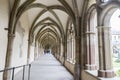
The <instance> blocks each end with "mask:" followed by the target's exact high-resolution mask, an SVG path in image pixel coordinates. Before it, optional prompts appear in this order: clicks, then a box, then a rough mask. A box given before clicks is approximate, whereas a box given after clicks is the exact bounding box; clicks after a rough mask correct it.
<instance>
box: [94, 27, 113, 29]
mask: <svg viewBox="0 0 120 80" xmlns="http://www.w3.org/2000/svg"><path fill="white" fill-rule="evenodd" d="M96 28H103V29H108V28H111V27H109V26H97V27H96Z"/></svg>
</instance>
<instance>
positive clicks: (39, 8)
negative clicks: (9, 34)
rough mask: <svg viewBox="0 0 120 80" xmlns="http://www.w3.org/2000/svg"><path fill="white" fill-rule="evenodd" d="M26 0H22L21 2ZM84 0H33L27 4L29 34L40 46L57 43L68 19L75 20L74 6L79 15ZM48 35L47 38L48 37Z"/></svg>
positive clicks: (64, 31) (65, 29)
mask: <svg viewBox="0 0 120 80" xmlns="http://www.w3.org/2000/svg"><path fill="white" fill-rule="evenodd" d="M25 1H26V0H22V1H21V4H23V3H24V2H25ZM83 2H84V0H34V2H33V3H32V4H30V5H28V8H30V9H28V10H27V11H26V13H27V14H28V18H29V24H30V34H31V35H34V36H35V40H37V41H39V42H40V44H41V45H42V47H44V48H45V47H46V46H47V45H49V46H54V45H58V42H59V43H60V42H62V41H61V40H63V39H64V37H65V35H66V31H67V25H68V22H69V20H72V21H73V22H74V21H75V12H76V11H75V10H76V9H75V6H77V7H79V8H78V12H79V15H81V11H82V5H83ZM48 37H49V38H48Z"/></svg>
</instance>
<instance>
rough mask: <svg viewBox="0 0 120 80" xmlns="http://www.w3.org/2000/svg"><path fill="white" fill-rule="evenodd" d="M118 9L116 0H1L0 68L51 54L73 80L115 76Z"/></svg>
mask: <svg viewBox="0 0 120 80" xmlns="http://www.w3.org/2000/svg"><path fill="white" fill-rule="evenodd" d="M119 8H120V0H0V28H1V29H0V70H3V69H5V68H10V67H14V66H20V65H24V64H30V63H31V62H33V61H34V60H35V59H36V58H38V57H39V56H41V55H42V54H47V53H50V54H52V55H54V57H55V58H56V59H58V60H59V61H60V62H61V64H63V65H64V67H66V68H67V69H68V70H69V71H70V72H71V73H72V74H73V76H74V80H102V79H106V78H110V80H116V79H114V78H115V77H116V76H117V75H116V74H117V73H116V72H115V71H114V69H113V68H114V67H113V60H112V55H113V53H112V52H113V51H112V45H111V43H112V39H111V36H112V34H111V29H112V28H111V26H110V20H111V17H112V15H113V14H114V12H115V11H116V10H119ZM119 15H120V14H119ZM113 27H114V26H113ZM117 27H120V26H117ZM119 35H120V34H119ZM119 55H120V54H119ZM119 59H120V58H119ZM119 64H120V63H119ZM119 70H120V68H119ZM8 74H9V73H7V72H4V73H0V80H7V78H8V77H7V76H8Z"/></svg>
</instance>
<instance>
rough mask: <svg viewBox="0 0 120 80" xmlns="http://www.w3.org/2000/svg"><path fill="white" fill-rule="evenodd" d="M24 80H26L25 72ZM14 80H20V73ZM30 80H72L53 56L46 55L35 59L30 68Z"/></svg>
mask: <svg viewBox="0 0 120 80" xmlns="http://www.w3.org/2000/svg"><path fill="white" fill-rule="evenodd" d="M27 70H28V69H26V71H25V72H26V73H25V79H24V80H28V78H27V75H28V74H27V73H28V71H27ZM14 80H22V71H20V72H19V73H18V74H17V75H16V76H15V79H14ZM30 80H74V79H73V76H72V75H71V74H70V73H69V72H68V71H67V70H66V69H65V68H64V66H62V65H61V63H60V62H59V61H57V60H56V59H55V58H54V56H53V55H51V54H46V55H42V56H40V57H39V58H38V59H36V60H35V61H34V62H33V63H32V66H31V76H30Z"/></svg>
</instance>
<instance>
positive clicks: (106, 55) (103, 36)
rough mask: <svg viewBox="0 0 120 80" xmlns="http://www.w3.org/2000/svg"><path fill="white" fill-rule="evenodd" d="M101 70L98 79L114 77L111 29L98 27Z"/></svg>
mask: <svg viewBox="0 0 120 80" xmlns="http://www.w3.org/2000/svg"><path fill="white" fill-rule="evenodd" d="M97 29H98V50H99V70H98V77H105V78H111V77H114V76H115V74H114V71H113V67H112V55H111V52H112V51H111V50H112V49H111V35H110V33H111V32H110V29H111V28H110V27H105V26H98V27H97Z"/></svg>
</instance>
